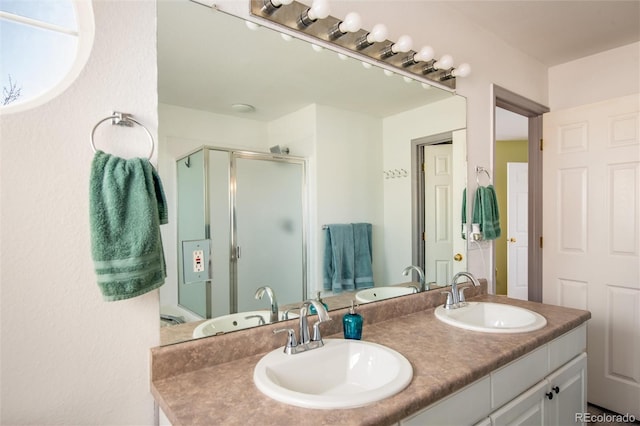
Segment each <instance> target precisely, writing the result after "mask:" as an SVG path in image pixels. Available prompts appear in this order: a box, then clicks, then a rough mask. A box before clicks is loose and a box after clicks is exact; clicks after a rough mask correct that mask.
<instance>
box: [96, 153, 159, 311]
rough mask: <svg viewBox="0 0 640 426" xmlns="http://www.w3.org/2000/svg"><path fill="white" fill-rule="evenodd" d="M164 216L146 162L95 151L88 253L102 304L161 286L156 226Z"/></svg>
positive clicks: (155, 176) (153, 173) (156, 178)
mask: <svg viewBox="0 0 640 426" xmlns="http://www.w3.org/2000/svg"><path fill="white" fill-rule="evenodd" d="M167 217H168V216H167V204H166V200H165V196H164V191H163V189H162V183H161V182H160V178H159V176H158V174H157V172H156V170H155V169H154V167H153V165H151V163H150V162H149V161H148V160H147V159H144V158H132V159H128V160H127V159H123V158H118V157H115V156H112V155H110V154H106V153H104V152H102V151H98V152H96V154H95V156H94V158H93V162H92V164H91V177H90V181H89V221H90V228H91V254H92V258H93V262H94V267H95V270H96V275H97V280H98V286H99V287H100V290H101V292H102V296H103V298H104V300H107V301H114V300H123V299H129V298H132V297H135V296H139V295H141V294H144V293H147V292H148V291H151V290H153V289H155V288H158V287H160V286H161V285H162V284H164V279H165V277H166V276H167V273H166V266H165V260H164V252H163V249H162V240H161V237H160V225H161V224H165V223H167V222H168V220H167Z"/></svg>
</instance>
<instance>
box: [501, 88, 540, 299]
mask: <svg viewBox="0 0 640 426" xmlns="http://www.w3.org/2000/svg"><path fill="white" fill-rule="evenodd" d="M491 87H492V92H493V96H492V98H493V109H492V121H493V151H492V152H493V154H492V155H494V156H495V143H496V141H495V134H496V132H495V130H496V118H495V110H496V107H500V108H502V109H506V110H508V111H511V112H514V113H516V114H520V115H523V116H525V117H527V118H528V122H529V123H528V125H529V137H528V140H529V160H528V162H529V210H528V215H529V224H528V226H529V241H528V244H529V250H528V264H529V265H528V268H529V269H528V271H529V300H531V301H534V302H542V244H543V239H542V235H543V234H542V231H543V230H542V199H543V194H542V148H543V144H542V115H543V114H544V113H546V112H549V108H548V107H546V106H544V105H542V104H539V103H537V102H535V101H532V100H530V99H527V98H525V97H523V96H521V95H518V94H517V93H514V92H511V91H510V90H507V89H505V88H503V87H500V86H498V85H495V84H493V85H492V86H491ZM492 163H495V158H494V161H492ZM492 250H493V259H494V263H495V245H494V246H493V249H492Z"/></svg>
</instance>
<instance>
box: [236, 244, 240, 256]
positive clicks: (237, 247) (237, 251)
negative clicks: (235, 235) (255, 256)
mask: <svg viewBox="0 0 640 426" xmlns="http://www.w3.org/2000/svg"><path fill="white" fill-rule="evenodd" d="M235 254H236V259H240V246H236V253H235Z"/></svg>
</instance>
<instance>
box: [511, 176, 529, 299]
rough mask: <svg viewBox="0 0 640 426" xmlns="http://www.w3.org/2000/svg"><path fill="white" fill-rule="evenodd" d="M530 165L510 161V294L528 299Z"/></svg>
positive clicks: (512, 296) (516, 297)
mask: <svg viewBox="0 0 640 426" xmlns="http://www.w3.org/2000/svg"><path fill="white" fill-rule="evenodd" d="M528 205H529V164H528V163H507V296H509V297H511V298H514V299H522V300H529V268H528V266H529V258H528V256H529V244H528V240H529V237H528V235H529V232H528V231H529V229H528V227H529V225H528V223H529V221H528Z"/></svg>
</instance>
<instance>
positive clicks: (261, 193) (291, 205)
mask: <svg viewBox="0 0 640 426" xmlns="http://www.w3.org/2000/svg"><path fill="white" fill-rule="evenodd" d="M233 167H234V168H235V180H236V181H235V214H234V227H235V231H236V234H235V235H236V238H235V241H234V243H235V246H236V253H235V254H236V256H235V257H236V259H235V260H236V268H235V271H236V282H237V286H236V292H237V293H236V301H237V306H238V311H239V312H243V311H250V310H259V309H268V308H269V301H268V299H267V300H255V298H254V294H255V291H256V289H257V288H258V287H261V286H269V287H271V288H272V289H273V290H274V292H275V294H276V297H277V299H278V303H279V304H280V305H284V304H287V303H294V302H300V301H302V300H303V299H304V298H305V297H306V291H305V289H306V272H305V268H306V262H305V255H306V253H305V250H304V238H305V236H304V221H303V207H304V197H303V194H304V182H305V171H304V162H303V161H302V160H296V159H288V158H287V159H282V160H281V159H278V158H273V157H270V156H264V157H262V156H252V155H243V154H241V153H236V154H234V159H233ZM265 298H266V295H265Z"/></svg>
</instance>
